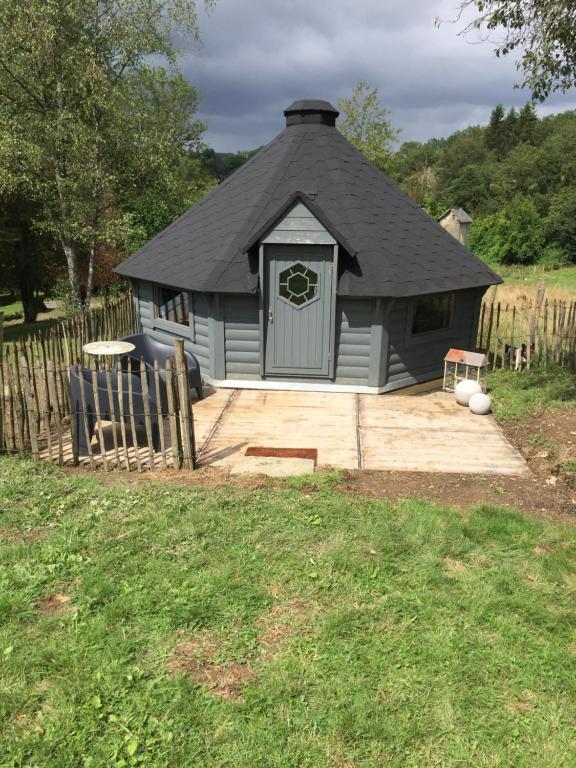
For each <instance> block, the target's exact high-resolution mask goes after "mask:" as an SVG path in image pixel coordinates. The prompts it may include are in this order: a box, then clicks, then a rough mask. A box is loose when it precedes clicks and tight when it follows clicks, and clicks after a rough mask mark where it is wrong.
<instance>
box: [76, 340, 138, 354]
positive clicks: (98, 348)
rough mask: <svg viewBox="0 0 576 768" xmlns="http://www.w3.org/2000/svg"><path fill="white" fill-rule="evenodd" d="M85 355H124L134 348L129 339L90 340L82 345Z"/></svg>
mask: <svg viewBox="0 0 576 768" xmlns="http://www.w3.org/2000/svg"><path fill="white" fill-rule="evenodd" d="M82 349H83V350H84V352H86V354H87V355H98V356H100V355H114V356H117V355H126V354H127V353H128V352H132V351H133V350H134V349H135V346H134V344H132V342H130V341H91V342H90V343H89V344H84V346H83V347H82Z"/></svg>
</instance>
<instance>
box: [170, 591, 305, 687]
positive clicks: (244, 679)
mask: <svg viewBox="0 0 576 768" xmlns="http://www.w3.org/2000/svg"><path fill="white" fill-rule="evenodd" d="M310 615H311V610H310V607H309V606H307V605H306V604H305V603H301V602H292V603H288V604H279V605H276V606H274V608H272V610H271V611H270V612H269V613H268V614H266V615H265V616H262V617H261V618H260V620H259V622H258V627H259V630H260V633H259V635H258V649H257V651H256V652H255V655H256V654H258V655H259V656H260V658H263V659H265V660H266V661H271V660H272V659H273V657H274V655H275V654H276V653H277V652H278V651H279V650H280V648H281V646H282V644H283V643H284V642H285V640H286V638H288V637H291V636H292V635H294V634H295V632H296V630H297V628H298V626H300V625H302V624H303V623H305V622H306V621H307V620H308V618H309V617H310ZM177 635H178V637H179V640H178V642H177V643H176V646H175V648H174V651H173V652H172V655H171V656H170V657H169V658H168V661H167V665H166V666H167V668H168V673H169V674H170V675H177V674H183V675H185V676H186V677H187V678H188V679H189V680H193V681H194V682H195V683H198V685H202V686H203V687H204V688H206V689H207V690H208V691H210V693H211V694H213V695H214V696H217V697H218V698H220V699H223V700H224V701H240V700H241V699H242V692H243V689H244V686H245V685H247V683H249V682H250V681H251V680H253V679H254V677H255V676H256V672H255V671H254V669H253V668H252V666H251V665H250V664H249V663H240V662H238V661H226V662H224V661H223V662H219V661H217V658H218V655H219V654H220V653H221V652H222V643H221V641H220V639H219V638H218V637H217V636H216V635H213V634H211V633H209V632H202V633H200V634H199V635H197V636H195V637H189V636H186V634H185V633H184V632H178V633H177Z"/></svg>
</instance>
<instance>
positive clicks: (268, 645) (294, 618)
mask: <svg viewBox="0 0 576 768" xmlns="http://www.w3.org/2000/svg"><path fill="white" fill-rule="evenodd" d="M311 615H312V609H311V607H310V606H309V605H307V604H306V603H302V602H297V601H296V602H293V603H288V604H279V605H275V606H274V607H273V608H272V610H271V611H270V612H269V613H267V614H266V615H265V616H262V617H261V618H260V619H259V621H258V628H259V630H260V633H259V635H258V646H259V648H260V652H261V654H262V655H263V656H264V658H266V659H268V660H271V659H272V658H273V657H274V655H275V654H276V653H277V652H278V651H279V650H280V648H281V647H282V645H283V643H284V642H285V641H286V639H287V638H289V637H292V636H293V635H294V634H295V633H296V631H297V630H298V628H299V627H300V626H302V625H303V624H305V623H306V622H307V621H308V620H309V618H310V616H311Z"/></svg>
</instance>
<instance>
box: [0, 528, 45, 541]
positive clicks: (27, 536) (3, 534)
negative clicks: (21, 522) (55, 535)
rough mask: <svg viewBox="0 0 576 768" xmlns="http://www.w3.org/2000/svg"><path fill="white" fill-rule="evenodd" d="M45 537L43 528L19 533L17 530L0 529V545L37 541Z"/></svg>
mask: <svg viewBox="0 0 576 768" xmlns="http://www.w3.org/2000/svg"><path fill="white" fill-rule="evenodd" d="M46 535H47V531H45V530H44V529H43V528H33V529H32V530H31V531H20V530H18V528H0V543H7V544H18V543H19V542H21V541H38V539H42V538H44V537H45V536H46Z"/></svg>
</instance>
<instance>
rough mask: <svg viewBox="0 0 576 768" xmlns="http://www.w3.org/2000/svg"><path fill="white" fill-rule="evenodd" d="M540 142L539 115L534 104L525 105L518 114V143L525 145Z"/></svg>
mask: <svg viewBox="0 0 576 768" xmlns="http://www.w3.org/2000/svg"><path fill="white" fill-rule="evenodd" d="M537 140H538V115H537V114H536V110H535V109H534V104H532V103H531V102H530V101H529V102H527V103H526V104H524V106H523V107H522V109H521V110H520V112H519V114H518V141H520V142H522V143H523V144H536V142H537Z"/></svg>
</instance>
